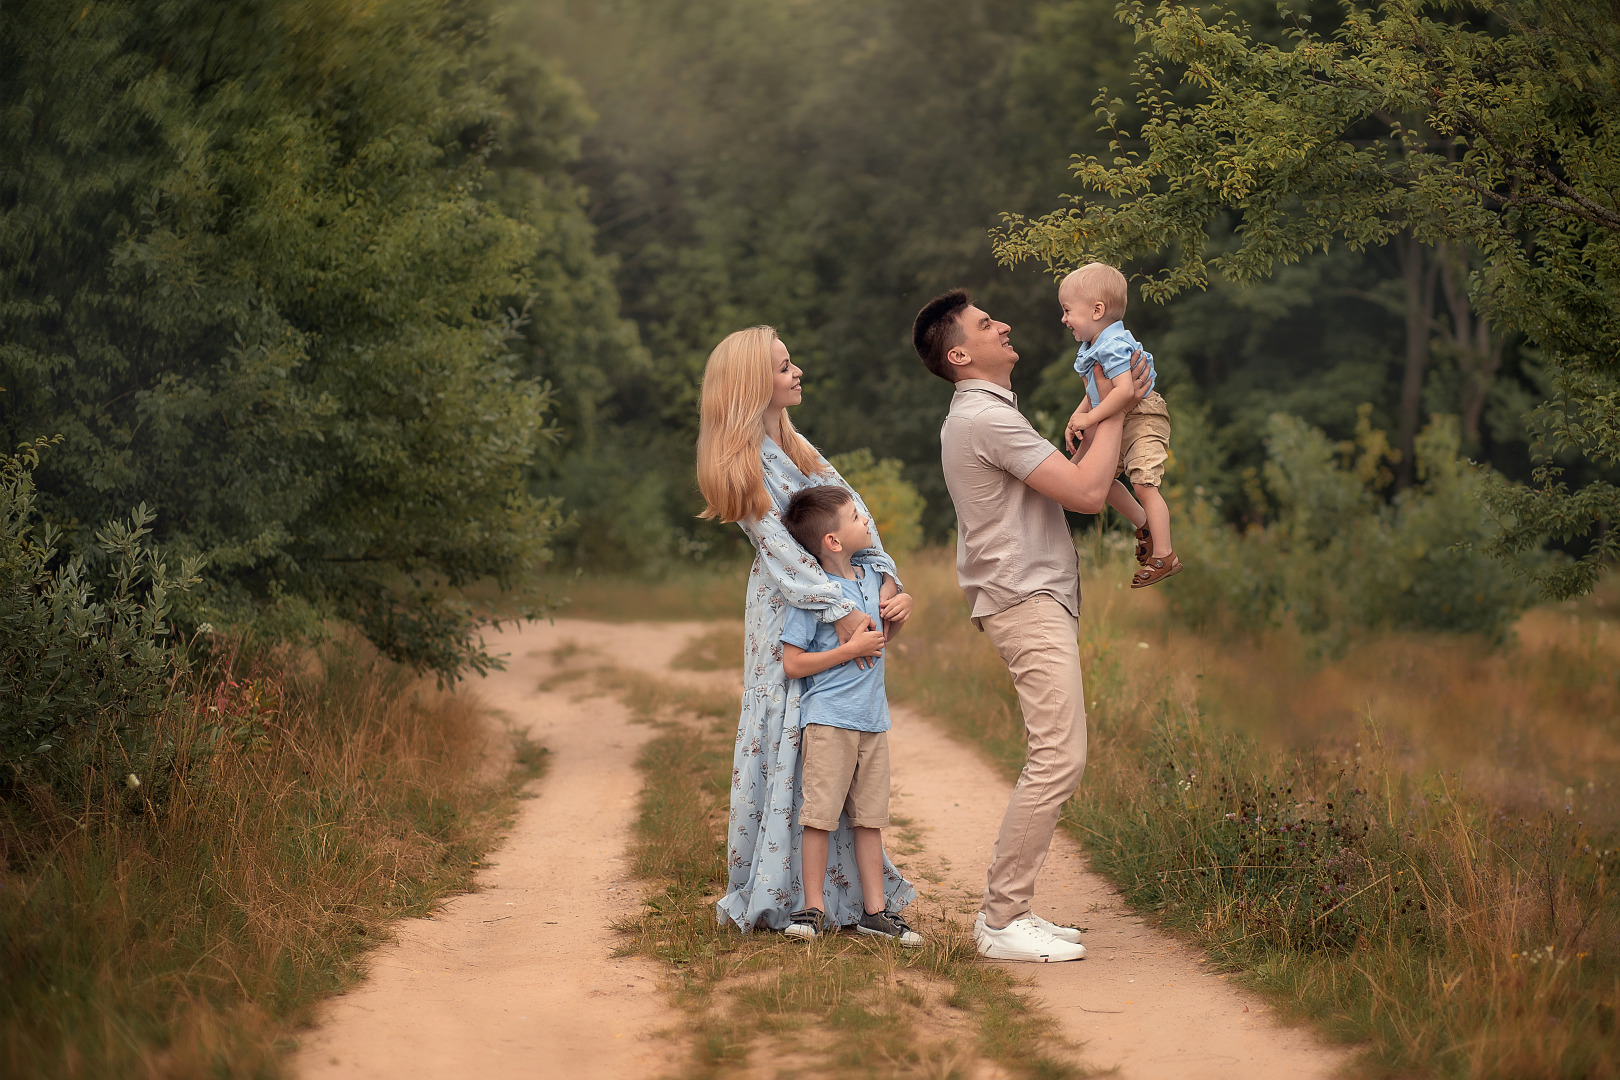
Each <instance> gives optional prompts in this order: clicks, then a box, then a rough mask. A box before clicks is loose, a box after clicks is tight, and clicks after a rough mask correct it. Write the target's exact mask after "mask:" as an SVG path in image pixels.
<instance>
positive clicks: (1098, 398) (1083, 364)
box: [1074, 320, 1159, 409]
mask: <svg viewBox="0 0 1620 1080" xmlns="http://www.w3.org/2000/svg"><path fill="white" fill-rule="evenodd" d="M1138 349H1142V343H1141V342H1140V341H1137V340H1136V338H1135V337H1133V336H1132V334H1131V332H1130V331H1129V330H1127V329H1125V323H1124V321H1123V320H1121V321H1119V322H1112V323H1109V324H1108V325H1107V326H1105V327H1103V329H1102V333H1100V334H1098V335H1097V338H1096V340H1095V341H1093V342H1092V343H1091V344H1090V345H1087V344H1086V343H1085V342H1083V341H1082V342H1081V343H1080V351H1079V352H1077V353H1075V354H1074V370H1075V371H1076V372H1077V373H1078V374H1079V375H1080V377H1081V378H1083V379H1085V380H1086V393H1087V394H1088V395H1089V396H1090V397H1091V407H1092V408H1093V409H1095V408H1096V407H1097V406H1098V405H1101V404H1102V394H1101V393H1099V392H1098V390H1097V371H1096V369H1097V368H1099V367H1100V368H1102V373H1103V378H1105V379H1117V378H1118V377H1119V376H1121V375H1123V374H1124V373H1125V372H1127V371H1129V370H1131V357H1132V356H1134V355H1136V350H1138ZM1142 359H1143V360H1145V361H1147V366H1148V389H1149V390H1152V389H1153V387H1154V384H1156V383H1157V382H1158V381H1159V373H1158V370H1157V369H1155V368H1154V366H1153V354H1152V353H1150V352H1148V351H1147V350H1146V349H1142Z"/></svg>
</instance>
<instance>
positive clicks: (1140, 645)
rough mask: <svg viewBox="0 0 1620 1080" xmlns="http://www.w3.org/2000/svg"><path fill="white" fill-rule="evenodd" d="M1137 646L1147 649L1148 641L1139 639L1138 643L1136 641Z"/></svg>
mask: <svg viewBox="0 0 1620 1080" xmlns="http://www.w3.org/2000/svg"><path fill="white" fill-rule="evenodd" d="M1136 647H1137V648H1138V649H1145V648H1147V647H1148V643H1147V642H1145V641H1138V642H1137V643H1136Z"/></svg>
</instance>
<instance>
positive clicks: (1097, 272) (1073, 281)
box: [1058, 262, 1130, 319]
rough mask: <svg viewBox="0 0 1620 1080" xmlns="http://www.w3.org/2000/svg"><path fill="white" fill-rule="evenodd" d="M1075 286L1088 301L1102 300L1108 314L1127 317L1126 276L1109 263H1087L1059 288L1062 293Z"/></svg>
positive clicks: (1070, 274) (1117, 317)
mask: <svg viewBox="0 0 1620 1080" xmlns="http://www.w3.org/2000/svg"><path fill="white" fill-rule="evenodd" d="M1071 285H1073V286H1074V287H1075V288H1077V289H1079V290H1080V295H1081V296H1082V297H1084V298H1085V299H1087V300H1091V301H1096V300H1101V301H1102V302H1103V307H1105V308H1106V309H1107V310H1108V314H1109V315H1111V316H1113V317H1114V318H1116V319H1123V318H1124V317H1125V305H1126V302H1127V301H1128V300H1129V298H1130V290H1129V289H1127V288H1126V286H1125V275H1124V274H1122V273H1120V272H1119V271H1118V270H1117V269H1115V268H1114V267H1112V266H1109V265H1108V264H1107V263H1100V262H1091V263H1086V265H1084V266H1082V267H1081V268H1080V269H1078V270H1072V271H1070V272H1069V276H1068V277H1066V278H1064V279H1063V283H1062V284H1061V285H1059V286H1058V292H1062V291H1063V290H1064V289H1067V288H1068V287H1069V286H1071Z"/></svg>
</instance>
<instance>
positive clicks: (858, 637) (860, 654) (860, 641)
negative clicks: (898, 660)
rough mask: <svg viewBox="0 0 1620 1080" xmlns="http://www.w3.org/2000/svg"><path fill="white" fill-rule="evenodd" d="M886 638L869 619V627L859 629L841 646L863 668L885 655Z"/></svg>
mask: <svg viewBox="0 0 1620 1080" xmlns="http://www.w3.org/2000/svg"><path fill="white" fill-rule="evenodd" d="M884 641H885V638H884V637H883V635H882V634H881V633H879V632H878V629H877V628H876V627H874V626H872V625H871V620H870V619H868V620H867V629H865V630H857V631H856V632H855V636H854V637H852V638H850V639H849V641H848V642H847V643H845V644H843V645H840V646H839V648H841V649H843V650H844V651H845V652H846V653H847V654H848V655H849V656H850V657H851V658H852V659H854V661H855V662H856V663H857V664H859V665H860V666H861V667H863V668H868V667H871V666H872V663H873V661H875V660H878V659H880V658H881V657H882V656H883V645H884Z"/></svg>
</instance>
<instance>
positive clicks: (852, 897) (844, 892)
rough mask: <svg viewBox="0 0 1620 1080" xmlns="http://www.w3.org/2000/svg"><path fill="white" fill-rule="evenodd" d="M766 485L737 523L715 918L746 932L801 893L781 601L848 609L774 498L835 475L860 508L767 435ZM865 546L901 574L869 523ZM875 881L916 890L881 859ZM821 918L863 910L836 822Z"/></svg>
mask: <svg viewBox="0 0 1620 1080" xmlns="http://www.w3.org/2000/svg"><path fill="white" fill-rule="evenodd" d="M762 456H763V458H764V469H765V487H766V489H767V490H768V491H769V492H770V494H771V502H772V507H771V509H770V511H769V512H767V513H766V514H765V515H764V516H763V517H761V518H760V519H759V520H758V521H744V522H740V524H741V526H742V530H743V532H745V533H746V534H747V535H748V539H749V540H750V541H751V542H752V543H753V545H754V552H755V555H754V566H753V569H752V570H751V571H750V572H749V575H748V602H747V610H746V612H745V627H744V634H745V637H744V645H743V699H742V714H741V716H740V717H739V719H738V721H737V747H736V751H735V753H734V755H733V758H732V767H731V821H730V827H729V833H728V842H727V848H728V851H727V855H728V869H729V876H730V880H729V883H728V886H727V889H726V895H725V896H724V897H723V898H721V900H720V902H719V904H718V905H717V908H718V910H717V915H718V917H719V920H720V922H721V923H722V924H724V923H726V922H733V923H736V924H737V926H738V927H740V928H741V929H742V930H743V931H745V932H746V931H749V930H752V929H754V928H755V927H756V926H760V925H763V926H766V927H769V928H770V929H772V930H781V929H783V928H784V927H786V926H787V924H788V916H789V915H790V914H791V913H792V912H794V911H797V910H798V909H799V908H800V907H801V906H803V902H804V884H803V881H802V880H801V877H800V870H799V867H800V861H799V840H800V837H801V835H802V834H801V832H800V829H799V807H800V806H801V805H802V804H803V801H804V799H803V795H802V794H801V792H800V790H799V780H800V776H801V769H800V767H799V681H798V680H789V679H788V678H787V676H786V675H784V674H783V673H782V626H783V624H784V623H785V622H786V621H787V609H788V605H790V604H791V605H792V606H793V607H797V608H805V609H807V610H811V611H816V612H818V613H820V617H821V619H822V621H823V622H834V621H836V620H838V619H839V618H841V617H843V616H844V615H847V614H849V612H850V611H852V610H853V609H854V605H853V604H852V603H850V601H849V600H848V599H846V598H845V597H844V595H843V590H842V589H840V588H839V587H838V584H837V583H836V582H834V581H831V580H830V579H828V577H827V574H826V572H825V571H823V570H822V569H821V565H820V564H819V563H817V562H816V560H815V559H814V558H812V557H811V556H810V554H809V553H808V552H807V551H805V550H804V549H803V548H801V547H800V546H799V545H798V543H797V542H796V541H794V539H793V537H791V536H789V535H788V531H787V529H786V528H785V527H784V526H783V525H782V516H781V512H782V508H783V507H785V506H787V502H788V499H789V498H791V497H792V496H793V493H794V492H796V491H798V490H799V489H801V488H806V487H814V486H816V485H821V484H837V485H838V486H840V487H844V488H848V489H849V490H850V493H851V494H853V495H854V496H855V502H856V505H857V506H859V507H860V510H861V513H863V514H865V513H866V512H867V510H866V504H865V503H864V502H862V501H861V496H860V494H859V493H858V492H856V491H855V490H854V489H853V488H850V487H849V485H848V484H846V483H844V478H843V477H841V476H839V475H838V474H837V472H834V471H832V469H831V467H830V466H827V463H826V461H825V460H821V464H822V465H823V467H826V468H827V469H828V471H827V472H826V473H824V474H821V475H818V476H815V477H807V476H805V475H804V474H803V473H802V472H800V471H799V469H798V467H797V466H795V465H794V464H793V461H792V459H790V458H789V457H788V456H787V455H786V454H785V453H783V452H782V450H781V448H779V447H778V446H777V445H776V443H775V442H773V441H772V440H770V439H769V438H767V439H766V440H765V444H764V447H763V449H762ZM872 542H873V547H871V548H869V549H867V550H866V551H863V552H860V553H859V554H857V555H856V556H855V561H856V562H857V563H859V564H860V565H861V566H863V567H865V568H866V569H867V571H868V572H871V573H877V574H888V575H889V576H890V577H892V578H894V579H895V581H896V582H897V583H898V582H899V580H900V575H899V573H898V572H897V571H896V570H895V566H894V560H893V559H891V558H889V556H888V555H887V554H885V553H884V551H883V545H882V541H881V539H879V537H878V535H877V528H876V527H875V526H874V527H873V529H872ZM883 891H884V895H885V896H887V897H888V906H889V909H890V910H892V911H898V910H900V909H901V908H903V907H905V906H906V905H907V904H909V903H911V902H912V901H913V900H915V899H916V898H917V891H916V889H914V888H912V885H911V883H910V882H909V881H907V880H906V879H905V878H903V877H901V876H900V873H899V871H897V870H896V869H895V868H894V865H893V864H892V863H890V862H889V860H888V857H887V856H885V857H884V859H883ZM826 898H827V912H826V915H827V925H830V926H847V925H850V924H852V923H855V922H859V921H860V918H861V914H862V904H861V886H860V876H859V874H858V873H857V871H856V869H855V834H854V830H852V829H851V828H850V826H849V821H848V819H847V818H845V819H842V820H840V821H839V825H838V831H837V832H835V833H833V835H832V838H831V843H830V845H829V851H828V856H827V883H826Z"/></svg>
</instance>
